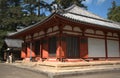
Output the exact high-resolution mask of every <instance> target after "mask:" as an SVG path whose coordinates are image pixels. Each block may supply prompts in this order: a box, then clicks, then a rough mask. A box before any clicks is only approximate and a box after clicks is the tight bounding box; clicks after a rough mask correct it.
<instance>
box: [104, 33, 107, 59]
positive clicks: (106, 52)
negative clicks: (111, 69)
mask: <svg viewBox="0 0 120 78" xmlns="http://www.w3.org/2000/svg"><path fill="white" fill-rule="evenodd" d="M104 34H105V56H106V60H107V59H108V49H107V33H106V32H104Z"/></svg>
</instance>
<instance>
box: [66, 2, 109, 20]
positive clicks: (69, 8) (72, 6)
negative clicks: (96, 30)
mask: <svg viewBox="0 0 120 78" xmlns="http://www.w3.org/2000/svg"><path fill="white" fill-rule="evenodd" d="M74 7H78V8H79V9H81V10H83V11H85V12H86V13H89V14H92V15H94V16H96V17H97V18H99V19H103V20H107V19H105V18H102V17H100V16H99V15H97V14H94V13H93V12H90V11H88V10H85V9H84V8H82V7H79V6H78V5H76V4H73V5H71V6H70V7H68V8H66V9H64V12H68V11H70V10H71V9H73V8H74ZM80 15H84V14H80ZM84 16H85V15H84ZM86 16H87V15H86ZM89 17H90V16H89Z"/></svg>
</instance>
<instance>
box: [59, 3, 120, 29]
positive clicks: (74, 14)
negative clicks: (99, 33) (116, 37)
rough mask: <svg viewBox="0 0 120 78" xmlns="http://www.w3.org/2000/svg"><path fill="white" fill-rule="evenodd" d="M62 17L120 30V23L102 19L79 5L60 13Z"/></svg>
mask: <svg viewBox="0 0 120 78" xmlns="http://www.w3.org/2000/svg"><path fill="white" fill-rule="evenodd" d="M58 13H59V14H60V15H62V16H64V17H66V18H69V19H73V20H76V21H80V22H86V23H91V24H97V25H100V26H104V27H110V28H116V29H120V23H116V22H113V21H111V20H108V19H104V18H101V17H99V16H97V15H95V14H93V13H91V12H89V11H87V10H85V9H83V8H80V7H78V6H77V5H72V6H71V7H69V8H67V9H65V10H64V11H63V12H58Z"/></svg>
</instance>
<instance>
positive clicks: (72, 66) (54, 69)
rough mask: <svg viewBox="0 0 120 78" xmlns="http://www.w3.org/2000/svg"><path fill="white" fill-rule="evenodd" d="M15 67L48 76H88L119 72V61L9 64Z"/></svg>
mask: <svg viewBox="0 0 120 78" xmlns="http://www.w3.org/2000/svg"><path fill="white" fill-rule="evenodd" d="M9 65H14V66H16V67H20V68H25V69H29V70H33V71H38V72H40V73H44V74H47V75H49V76H59V75H72V74H89V73H99V72H108V71H118V70H120V61H96V62H95V61H94V62H16V63H10V64H9Z"/></svg>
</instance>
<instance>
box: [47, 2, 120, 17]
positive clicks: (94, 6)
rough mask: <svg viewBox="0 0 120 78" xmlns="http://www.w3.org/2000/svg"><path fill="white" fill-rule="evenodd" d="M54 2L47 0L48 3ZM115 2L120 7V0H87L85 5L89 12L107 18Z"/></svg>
mask: <svg viewBox="0 0 120 78" xmlns="http://www.w3.org/2000/svg"><path fill="white" fill-rule="evenodd" d="M52 1H53V0H46V2H48V3H50V2H52ZM113 1H116V4H117V5H118V6H120V0H86V1H84V2H83V4H84V5H86V6H87V9H88V11H89V12H92V13H94V14H96V15H98V16H101V17H103V18H107V13H108V9H109V8H111V6H112V2H113Z"/></svg>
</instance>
